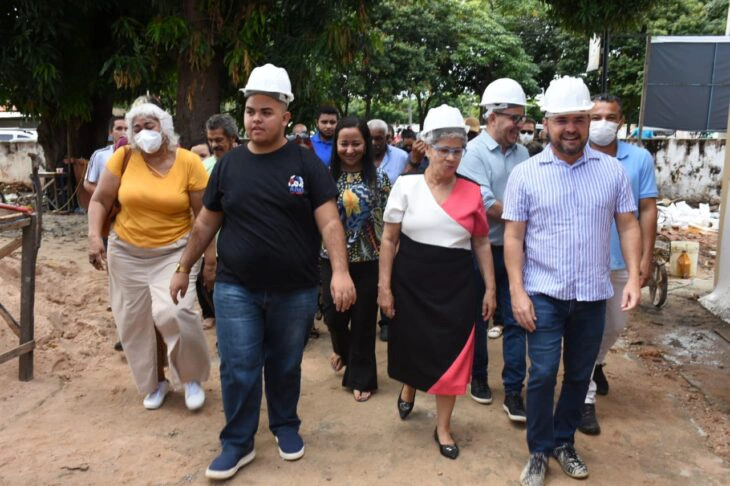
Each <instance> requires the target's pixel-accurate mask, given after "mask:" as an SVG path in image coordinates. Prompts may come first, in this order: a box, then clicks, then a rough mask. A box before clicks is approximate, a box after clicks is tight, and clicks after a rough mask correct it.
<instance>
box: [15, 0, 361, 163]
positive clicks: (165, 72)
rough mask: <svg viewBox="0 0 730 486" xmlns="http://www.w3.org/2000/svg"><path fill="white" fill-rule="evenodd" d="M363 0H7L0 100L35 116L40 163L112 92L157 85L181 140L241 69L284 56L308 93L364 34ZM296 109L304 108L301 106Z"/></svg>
mask: <svg viewBox="0 0 730 486" xmlns="http://www.w3.org/2000/svg"><path fill="white" fill-rule="evenodd" d="M372 4H374V3H373V2H366V1H364V0H342V1H338V2H329V1H325V0H317V1H314V0H310V1H302V0H300V1H295V0H275V1H263V0H251V1H248V2H245V3H244V2H239V1H236V0H151V1H146V2H142V1H140V0H128V1H127V2H117V3H111V4H110V3H108V2H97V1H93V0H17V1H12V2H2V3H1V4H0V38H2V43H0V69H1V71H0V72H2V76H0V100H2V101H3V103H7V104H10V105H14V106H16V107H17V108H18V109H19V110H20V111H22V112H23V113H26V114H29V115H32V116H34V117H36V118H38V119H39V120H40V122H41V124H40V126H39V137H40V142H41V144H42V146H43V148H44V151H45V153H46V157H47V159H48V160H49V161H50V163H51V166H53V164H54V163H55V162H56V161H57V160H59V159H60V158H61V157H63V156H66V155H70V156H88V155H89V154H90V153H91V151H92V149H93V148H96V147H98V146H99V145H101V144H102V143H103V141H104V140H105V138H106V135H105V132H106V121H107V119H108V117H109V116H110V114H111V108H112V105H113V104H114V103H117V104H121V105H127V104H128V103H129V101H131V100H132V99H133V98H134V97H136V96H137V95H139V94H143V93H145V92H147V91H149V92H151V93H154V94H162V95H164V97H165V98H166V101H167V102H166V103H165V107H166V108H167V109H169V110H170V111H172V112H174V113H175V121H176V129H177V130H178V131H179V132H180V133H181V135H182V137H181V140H182V142H183V143H189V142H190V141H192V139H193V138H195V137H197V136H199V135H201V134H202V132H201V129H202V123H203V121H204V120H205V119H207V118H208V116H210V115H211V114H212V113H215V112H218V111H219V110H220V105H221V102H222V101H225V100H236V93H237V90H238V88H240V87H242V85H243V84H244V83H245V80H246V79H247V77H248V74H249V73H250V71H251V69H253V67H255V66H257V65H261V64H264V63H266V62H271V63H274V64H277V65H280V66H285V67H286V68H287V70H288V71H289V74H290V77H291V78H292V82H293V85H294V86H293V88H294V92H295V95H296V96H297V101H295V103H298V105H297V104H295V105H294V106H293V107H294V108H295V109H297V108H298V107H307V106H309V105H308V103H307V100H311V99H316V98H317V93H318V90H319V85H318V83H319V79H318V78H317V75H316V73H317V72H318V71H320V70H325V69H327V70H333V71H335V72H336V71H337V70H338V69H340V67H341V66H343V65H345V64H347V63H349V62H351V61H352V58H353V56H354V53H355V52H357V49H358V48H359V46H360V45H361V44H362V43H363V42H365V43H367V38H368V33H367V30H366V27H364V26H365V25H366V24H367V16H368V10H367V7H368V6H369V5H372ZM308 109H313V108H312V107H311V106H309V108H308Z"/></svg>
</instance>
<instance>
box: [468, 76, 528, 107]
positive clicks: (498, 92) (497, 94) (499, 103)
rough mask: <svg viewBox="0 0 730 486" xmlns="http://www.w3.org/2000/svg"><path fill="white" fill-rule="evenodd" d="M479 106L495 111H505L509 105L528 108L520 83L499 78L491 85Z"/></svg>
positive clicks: (485, 91)
mask: <svg viewBox="0 0 730 486" xmlns="http://www.w3.org/2000/svg"><path fill="white" fill-rule="evenodd" d="M479 105H480V106H483V107H485V108H490V109H494V110H503V109H505V108H508V107H509V105H519V106H526V105H527V98H526V97H525V92H524V91H523V89H522V86H520V83H518V82H517V81H515V80H514V79H510V78H499V79H496V80H494V81H492V82H491V83H489V86H487V88H486V89H485V90H484V94H483V95H482V102H481V103H479Z"/></svg>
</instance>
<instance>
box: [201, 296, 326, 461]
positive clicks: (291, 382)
mask: <svg viewBox="0 0 730 486" xmlns="http://www.w3.org/2000/svg"><path fill="white" fill-rule="evenodd" d="M213 298H214V299H215V314H216V326H215V327H216V334H217V337H218V353H219V355H220V359H221V364H220V374H221V390H222V393H223V410H224V412H225V416H226V425H225V426H224V427H223V430H221V433H220V440H221V443H222V445H223V448H224V449H235V450H238V451H239V452H241V453H245V452H248V451H249V450H251V449H252V448H253V444H254V435H255V434H256V430H257V429H258V425H259V413H260V409H261V391H262V388H263V384H262V377H261V370H262V369H263V379H264V380H266V405H267V408H268V413H269V429H270V430H271V432H273V433H274V435H276V433H277V431H278V430H280V429H294V430H297V431H298V430H299V424H300V423H301V421H300V420H299V417H298V416H297V404H298V403H299V390H300V385H301V383H300V382H301V374H302V373H301V364H302V354H303V352H304V345H305V344H306V342H307V337H308V334H309V327H310V326H311V324H312V319H313V318H314V313H315V311H316V309H317V288H316V287H312V288H310V289H304V290H295V291H291V292H267V291H256V292H252V291H249V290H248V289H246V288H245V287H243V286H241V285H235V284H230V283H225V282H217V283H216V284H215V292H214V293H213Z"/></svg>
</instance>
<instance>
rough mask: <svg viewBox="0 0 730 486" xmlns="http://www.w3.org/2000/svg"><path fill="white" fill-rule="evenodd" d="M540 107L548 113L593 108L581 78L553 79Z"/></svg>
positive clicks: (581, 110) (558, 113)
mask: <svg viewBox="0 0 730 486" xmlns="http://www.w3.org/2000/svg"><path fill="white" fill-rule="evenodd" d="M541 108H542V110H543V111H544V112H546V115H547V116H550V115H564V114H567V113H581V112H587V111H589V110H590V109H591V108H593V102H592V101H591V94H590V92H589V91H588V87H587V86H586V84H585V83H584V82H583V80H582V79H581V78H572V77H570V76H563V77H562V78H558V79H553V80H552V81H551V82H550V86H548V89H547V90H546V91H545V96H544V97H543V99H542V105H541Z"/></svg>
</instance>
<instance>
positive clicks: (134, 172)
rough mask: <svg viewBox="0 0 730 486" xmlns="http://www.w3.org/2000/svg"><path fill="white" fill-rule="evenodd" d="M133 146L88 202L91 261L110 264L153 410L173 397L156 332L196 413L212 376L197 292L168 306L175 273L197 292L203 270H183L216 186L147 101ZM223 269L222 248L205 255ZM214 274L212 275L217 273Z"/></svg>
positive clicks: (122, 328) (130, 357)
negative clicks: (109, 222)
mask: <svg viewBox="0 0 730 486" xmlns="http://www.w3.org/2000/svg"><path fill="white" fill-rule="evenodd" d="M126 121H127V125H128V129H127V138H128V139H129V142H130V144H129V146H128V147H121V148H119V149H118V150H117V151H116V152H114V154H113V155H112V157H111V158H110V159H109V161H108V162H107V165H106V168H105V169H104V171H103V172H102V175H101V178H100V179H99V185H98V186H97V188H96V190H95V191H94V195H93V196H92V199H91V202H90V204H89V263H91V264H92V265H93V266H94V267H95V268H97V269H102V268H103V262H104V260H105V259H107V257H108V265H109V278H110V293H111V300H112V313H113V315H114V320H115V321H116V323H117V329H118V331H119V337H120V340H121V343H122V346H123V348H124V353H125V355H126V357H127V361H128V363H129V366H130V368H131V369H132V376H133V377H134V382H135V384H136V385H137V389H138V390H139V391H140V392H141V393H142V394H144V395H146V396H145V398H144V401H143V405H144V407H145V408H147V409H150V410H151V409H156V408H159V407H160V406H162V403H163V402H164V400H165V396H166V395H167V393H168V390H169V386H170V384H169V382H168V381H167V379H166V378H165V375H164V369H163V367H162V366H161V363H160V358H158V355H157V352H156V350H157V344H156V338H155V329H157V331H158V332H159V334H160V335H161V336H162V338H163V339H164V341H165V344H166V345H167V358H168V363H169V368H170V374H171V378H172V381H173V383H175V384H182V385H184V388H185V405H186V406H187V407H188V409H190V410H196V409H199V408H200V407H202V406H203V403H204V402H205V392H204V391H203V388H202V387H201V383H202V382H203V381H205V380H207V379H208V375H209V372H210V357H209V355H208V343H207V341H206V339H205V335H204V334H203V327H202V323H201V321H200V316H199V315H198V313H197V311H196V309H195V292H188V293H187V295H185V296H184V298H183V299H182V300H181V302H180V303H179V304H178V305H175V304H174V303H173V302H172V300H171V299H170V293H169V283H170V278H171V277H172V274H173V273H174V272H182V273H187V274H189V279H190V284H191V285H193V286H194V285H195V279H196V277H197V274H198V271H199V267H200V264H199V263H198V264H196V265H194V266H193V267H192V268H182V267H180V265H178V261H179V260H180V256H181V255H182V252H183V250H184V249H185V245H186V243H187V240H188V235H189V233H190V231H191V229H192V223H193V214H195V215H197V214H198V212H199V211H200V210H201V208H202V198H203V191H204V190H205V187H206V185H207V184H208V174H207V173H206V171H205V169H204V167H203V164H202V163H201V161H200V157H198V156H197V155H196V154H194V153H192V152H190V151H188V150H185V149H182V148H179V147H178V136H177V134H175V131H174V128H173V124H172V117H171V116H170V115H169V114H168V113H167V112H166V111H164V110H163V109H162V108H159V107H158V106H156V105H153V104H150V103H145V104H141V105H138V106H136V107H134V108H132V109H131V110H130V111H129V113H127V116H126ZM117 200H118V201H119V203H120V204H121V210H120V212H119V213H118V215H117V216H116V219H115V221H114V223H113V226H112V231H111V233H110V235H109V247H108V253H107V251H105V249H104V243H103V242H102V238H101V232H102V226H103V225H104V221H105V219H106V215H107V214H108V213H109V212H110V211H111V209H112V206H113V205H114V204H115V201H117ZM205 261H206V265H207V264H208V262H211V265H214V262H215V248H214V247H213V246H211V247H210V248H209V249H208V254H206V259H205ZM214 272H215V270H214V268H213V269H210V268H209V269H207V270H206V271H205V272H204V273H205V274H206V275H207V276H212V275H214Z"/></svg>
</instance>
